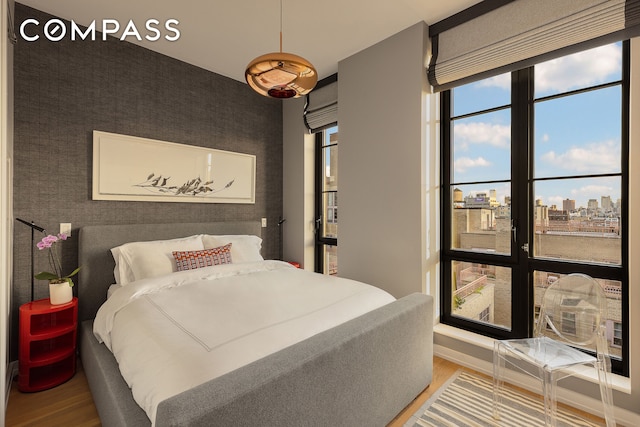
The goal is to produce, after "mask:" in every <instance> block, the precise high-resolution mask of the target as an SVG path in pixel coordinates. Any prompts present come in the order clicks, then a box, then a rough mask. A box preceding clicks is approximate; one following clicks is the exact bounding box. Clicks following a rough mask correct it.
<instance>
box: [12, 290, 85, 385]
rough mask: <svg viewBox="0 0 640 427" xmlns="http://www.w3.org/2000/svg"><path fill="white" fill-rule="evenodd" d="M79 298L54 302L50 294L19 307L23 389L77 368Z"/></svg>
mask: <svg viewBox="0 0 640 427" xmlns="http://www.w3.org/2000/svg"><path fill="white" fill-rule="evenodd" d="M77 325H78V299H77V298H73V300H71V302H69V303H67V304H60V305H51V303H50V301H49V298H45V299H41V300H37V301H32V302H29V303H26V304H23V305H22V306H21V307H20V349H19V362H20V369H19V370H20V376H19V380H18V388H19V389H20V391H26V392H31V391H40V390H46V389H48V388H51V387H55V386H56V385H58V384H61V383H63V382H65V381H67V380H68V379H70V378H71V377H72V376H73V375H74V374H75V371H76V339H77Z"/></svg>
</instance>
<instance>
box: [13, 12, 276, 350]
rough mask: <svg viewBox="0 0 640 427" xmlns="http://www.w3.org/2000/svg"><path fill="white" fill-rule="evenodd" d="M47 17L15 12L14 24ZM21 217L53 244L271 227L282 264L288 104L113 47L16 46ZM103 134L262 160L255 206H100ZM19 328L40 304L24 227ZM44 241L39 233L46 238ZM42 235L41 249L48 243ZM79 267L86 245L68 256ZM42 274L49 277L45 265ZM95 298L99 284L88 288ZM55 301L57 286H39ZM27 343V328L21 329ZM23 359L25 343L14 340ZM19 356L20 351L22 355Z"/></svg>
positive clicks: (142, 52) (17, 204)
mask: <svg viewBox="0 0 640 427" xmlns="http://www.w3.org/2000/svg"><path fill="white" fill-rule="evenodd" d="M29 17H35V18H36V19H38V20H39V21H40V22H41V23H43V22H46V21H47V20H49V19H50V18H51V16H50V15H47V14H45V13H43V12H40V11H37V10H35V9H31V8H29V7H26V6H24V5H21V4H16V14H15V22H16V24H17V25H16V27H18V26H19V24H20V23H21V22H23V20H24V19H26V18H29ZM14 72H15V161H14V188H13V190H14V199H13V202H14V214H15V216H16V217H19V218H23V219H26V220H28V221H31V220H33V221H35V223H36V224H38V225H41V226H43V227H44V228H46V230H47V231H48V232H52V233H53V232H55V233H57V232H58V231H59V223H60V222H70V223H72V227H73V232H75V233H77V229H78V228H79V227H82V226H84V225H90V224H125V223H126V224H128V223H171V222H200V221H214V220H215V221H220V220H232V219H233V220H257V219H259V218H261V217H267V218H268V224H269V226H268V227H267V228H266V230H263V235H262V238H263V239H264V246H263V255H264V256H265V258H276V257H277V256H278V252H279V250H278V244H279V242H278V230H277V226H276V224H277V221H278V217H279V216H281V215H282V103H281V101H277V100H272V99H268V98H265V97H262V96H260V95H257V94H256V93H254V92H253V91H251V90H250V89H249V87H248V86H247V85H246V84H244V83H241V82H237V81H235V80H232V79H229V78H226V77H223V76H220V75H217V74H214V73H211V72H209V71H206V70H203V69H201V68H198V67H195V66H192V65H188V64H186V63H183V62H180V61H177V60H174V59H171V58H169V57H166V56H164V55H160V54H158V53H155V52H153V51H150V50H148V49H145V48H142V47H139V46H136V45H133V44H130V43H127V42H120V41H118V40H117V39H113V38H111V39H110V40H108V41H106V42H102V41H93V42H92V41H75V42H71V41H69V40H68V39H65V40H63V41H61V42H57V43H53V42H50V41H48V40H46V39H45V38H44V37H41V38H40V40H38V41H37V42H26V41H24V40H19V41H18V43H17V45H16V46H15V65H14ZM93 130H101V131H105V132H114V133H119V134H125V135H133V136H139V137H145V138H152V139H158V140H163V141H170V142H177V143H182V144H190V145H197V146H204V147H211V148H216V149H221V150H228V151H235V152H240V153H247V154H253V155H255V156H256V163H257V167H256V203H255V204H250V205H241V204H200V203H152V202H113V201H92V200H91V171H92V131H93ZM14 231H15V236H14V242H13V250H14V280H13V310H12V312H13V313H14V325H17V321H15V319H16V318H17V313H18V307H19V306H20V305H21V304H23V303H25V302H27V301H28V300H29V298H30V287H31V280H30V248H31V241H30V229H29V228H28V227H27V226H24V225H22V224H20V223H18V222H16V223H15V225H14ZM37 234H39V233H37ZM37 234H36V237H38V236H37ZM63 255H64V259H63V264H64V265H66V268H67V269H69V268H73V267H74V266H75V265H76V263H77V243H76V240H74V239H73V238H72V239H71V240H70V241H67V242H65V243H64V245H63ZM35 261H36V262H35V271H36V272H38V271H40V270H48V265H47V263H46V257H45V254H44V253H38V251H37V250H36V253H35ZM79 285H80V286H83V285H84V286H89V285H90V284H79ZM35 289H36V292H35V296H34V298H35V299H39V298H46V297H47V296H48V288H47V286H46V282H38V281H36V283H35ZM12 329H13V333H14V334H15V333H16V330H17V326H16V327H13V328H12ZM13 343H14V346H13V348H14V349H15V338H14V340H13ZM13 353H14V354H15V351H13Z"/></svg>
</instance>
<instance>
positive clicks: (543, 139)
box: [542, 133, 549, 142]
mask: <svg viewBox="0 0 640 427" xmlns="http://www.w3.org/2000/svg"><path fill="white" fill-rule="evenodd" d="M542 142H549V134H548V133H545V134H544V135H542Z"/></svg>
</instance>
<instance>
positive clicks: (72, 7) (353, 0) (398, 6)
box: [16, 0, 479, 82]
mask: <svg viewBox="0 0 640 427" xmlns="http://www.w3.org/2000/svg"><path fill="white" fill-rule="evenodd" d="M18 2H19V3H22V4H25V5H27V6H31V7H33V8H35V9H39V10H42V11H44V12H47V13H50V14H52V15H56V16H58V17H61V18H64V19H67V20H73V21H75V22H76V23H77V24H80V25H84V26H86V25H89V24H90V23H91V22H92V21H93V20H95V21H96V25H97V28H96V29H98V30H99V29H100V28H101V25H102V20H103V19H116V20H117V21H118V22H119V23H120V25H121V27H122V28H123V29H124V27H125V26H126V25H127V23H128V22H129V20H131V19H132V20H133V22H134V23H135V25H136V28H137V29H138V31H139V32H140V34H141V36H142V37H143V42H138V41H137V40H136V38H135V37H133V36H130V37H127V38H126V40H127V41H131V42H134V43H137V44H140V45H143V46H144V47H146V48H148V49H151V50H154V51H157V52H160V53H163V54H165V55H168V56H171V57H173V58H176V59H179V60H181V61H184V62H187V63H190V64H193V65H196V66H198V67H201V68H204V69H207V70H209V71H213V72H215V73H218V74H221V75H223V76H227V77H230V78H232V79H235V80H238V81H242V82H244V70H245V68H246V66H247V64H248V63H249V61H251V60H252V59H253V58H255V57H257V56H259V55H262V54H265V53H268V52H277V51H278V50H279V48H280V39H279V33H280V2H279V0H181V1H176V0H135V1H132V0H108V1H105V0H55V1H51V0H18ZM476 3H479V1H478V0H386V1H385V0H324V1H312V0H296V1H293V0H283V6H282V7H283V13H282V32H283V51H285V52H290V53H294V54H297V55H300V56H302V57H304V58H306V59H307V60H309V61H311V63H312V64H314V66H315V67H316V69H317V70H318V74H319V78H320V79H322V78H324V77H327V76H329V75H331V74H334V73H336V72H337V71H338V61H340V60H342V59H345V58H348V57H349V56H351V55H353V54H354V53H357V52H359V51H361V50H363V49H365V48H367V47H369V46H371V45H374V44H375V43H377V42H379V41H382V40H384V39H386V38H387V37H389V36H391V35H393V34H396V33H398V32H399V31H401V30H403V29H405V28H407V27H410V26H411V25H413V24H416V23H418V22H420V21H425V22H426V23H427V24H433V23H435V22H438V21H440V20H442V19H444V18H446V17H448V16H450V15H453V14H455V13H457V12H459V11H461V10H464V9H466V8H467V7H469V6H472V5H474V4H476ZM152 18H154V19H157V20H158V21H160V22H161V23H164V22H165V21H166V20H167V19H172V18H173V19H177V20H178V21H179V24H178V25H177V28H178V29H179V30H180V38H179V39H178V40H177V41H175V42H169V41H166V40H165V39H164V38H161V39H160V40H158V41H155V42H149V41H147V40H145V39H144V36H145V35H147V34H150V35H153V34H151V33H149V32H148V31H147V30H146V29H145V22H146V21H147V20H148V19H152ZM44 24H45V23H40V25H41V26H44ZM16 27H19V23H17V24H16ZM158 28H159V29H162V30H163V33H162V35H163V37H164V35H172V33H169V32H167V31H164V29H163V28H162V24H161V25H160V26H159V27H158ZM16 29H17V28H16Z"/></svg>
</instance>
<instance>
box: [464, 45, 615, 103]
mask: <svg viewBox="0 0 640 427" xmlns="http://www.w3.org/2000/svg"><path fill="white" fill-rule="evenodd" d="M621 55H622V48H621V47H620V45H619V44H616V45H606V46H601V47H597V48H595V49H590V50H585V51H583V52H578V53H576V54H573V55H568V56H564V57H561V58H557V59H552V60H550V61H547V62H543V63H541V64H538V65H536V69H535V81H536V92H538V93H540V92H547V93H548V92H566V91H568V90H572V89H575V88H580V87H586V86H592V85H597V84H599V83H603V82H605V81H607V80H608V79H609V76H610V75H611V74H613V73H618V74H619V73H620V67H621V65H620V64H621V63H622V61H621V60H620V58H621ZM476 84H477V85H478V86H479V87H498V88H500V89H505V90H510V88H511V74H509V73H507V74H501V75H499V76H495V77H490V78H488V79H484V80H481V81H479V82H477V83H476Z"/></svg>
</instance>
